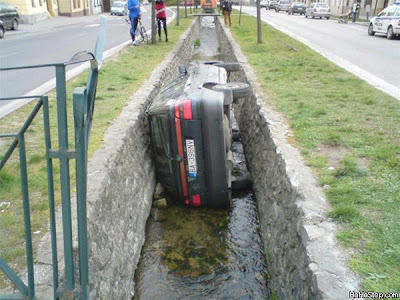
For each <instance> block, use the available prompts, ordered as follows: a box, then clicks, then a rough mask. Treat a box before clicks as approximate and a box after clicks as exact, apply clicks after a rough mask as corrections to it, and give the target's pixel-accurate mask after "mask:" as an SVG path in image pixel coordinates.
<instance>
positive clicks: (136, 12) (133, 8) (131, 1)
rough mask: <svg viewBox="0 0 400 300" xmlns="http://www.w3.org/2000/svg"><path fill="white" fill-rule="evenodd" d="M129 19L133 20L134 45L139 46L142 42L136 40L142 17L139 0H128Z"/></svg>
mask: <svg viewBox="0 0 400 300" xmlns="http://www.w3.org/2000/svg"><path fill="white" fill-rule="evenodd" d="M128 10H129V20H130V21H131V31H130V33H131V38H132V46H139V45H140V42H139V41H135V37H136V28H137V24H138V21H139V18H140V3H139V0H128Z"/></svg>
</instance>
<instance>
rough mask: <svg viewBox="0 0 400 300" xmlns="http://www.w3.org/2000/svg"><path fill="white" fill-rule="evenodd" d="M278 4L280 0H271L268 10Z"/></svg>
mask: <svg viewBox="0 0 400 300" xmlns="http://www.w3.org/2000/svg"><path fill="white" fill-rule="evenodd" d="M277 4H278V1H276V0H271V1H269V5H268V6H267V9H268V10H270V9H275V8H276V5H277Z"/></svg>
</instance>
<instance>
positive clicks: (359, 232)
mask: <svg viewBox="0 0 400 300" xmlns="http://www.w3.org/2000/svg"><path fill="white" fill-rule="evenodd" d="M241 22H242V23H241V24H242V25H241V26H239V25H238V17H237V16H233V22H232V23H233V24H234V25H233V27H232V29H231V31H232V33H233V36H234V38H235V39H236V40H237V41H238V43H239V44H240V46H241V48H242V50H243V52H244V54H245V55H246V56H247V57H248V60H249V63H250V64H251V65H252V67H253V69H254V70H255V72H256V75H257V77H258V79H259V82H260V83H261V85H262V87H263V89H264V90H265V92H266V94H267V95H268V97H266V99H267V100H266V101H268V103H269V104H271V105H273V106H274V107H275V108H276V109H277V110H279V111H280V112H282V113H283V114H284V115H286V117H287V119H288V121H289V123H290V126H291V128H292V130H293V133H294V135H295V138H294V140H292V142H293V143H294V144H295V145H296V147H298V148H299V149H300V151H301V153H302V155H303V157H304V159H305V161H306V162H307V164H308V165H309V166H310V167H311V168H312V170H313V172H314V174H315V175H316V176H317V177H318V178H319V181H320V184H321V186H323V185H327V186H329V189H328V190H326V196H327V198H328V199H329V200H330V202H331V203H332V210H331V212H330V213H329V216H330V217H332V218H333V219H334V220H335V221H336V222H337V223H338V224H340V226H339V227H340V228H341V230H340V232H339V233H338V235H337V238H338V240H339V241H340V242H341V243H342V244H343V245H344V246H345V247H348V248H351V249H352V250H353V251H352V253H354V254H353V255H352V257H351V259H350V261H349V265H350V266H351V268H352V269H353V270H354V271H356V272H357V273H358V274H359V275H360V277H361V279H362V286H363V290H373V291H396V292H400V218H399V213H400V130H399V124H400V103H399V101H397V100H396V99H394V98H392V97H390V96H388V95H386V94H384V93H383V92H381V91H378V90H377V89H374V88H373V87H372V86H370V85H368V84H367V83H365V82H364V81H362V80H360V79H359V78H357V77H355V76H354V75H352V74H350V73H348V72H347V71H345V70H343V69H341V68H340V67H338V66H336V65H334V64H333V63H331V62H329V61H328V60H326V59H325V58H323V57H322V56H321V55H319V54H318V53H316V52H314V51H313V50H311V49H309V48H308V47H306V46H305V45H303V44H301V43H299V42H297V41H296V40H294V39H292V38H290V37H288V36H286V35H285V34H282V33H280V32H279V31H277V30H275V29H273V28H272V27H271V26H266V25H265V24H263V26H262V31H263V35H262V41H263V43H262V44H257V43H256V41H257V30H256V28H257V26H256V19H255V18H253V17H248V16H245V17H243V16H242V21H241ZM287 45H291V46H294V47H295V48H296V49H297V50H298V52H296V51H293V50H291V48H290V47H288V46H287ZM330 167H333V168H334V169H333V168H330Z"/></svg>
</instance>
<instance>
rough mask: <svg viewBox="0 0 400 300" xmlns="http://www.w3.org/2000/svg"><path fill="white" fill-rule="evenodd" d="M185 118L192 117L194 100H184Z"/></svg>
mask: <svg viewBox="0 0 400 300" xmlns="http://www.w3.org/2000/svg"><path fill="white" fill-rule="evenodd" d="M183 118H184V119H185V120H191V119H192V100H185V101H183Z"/></svg>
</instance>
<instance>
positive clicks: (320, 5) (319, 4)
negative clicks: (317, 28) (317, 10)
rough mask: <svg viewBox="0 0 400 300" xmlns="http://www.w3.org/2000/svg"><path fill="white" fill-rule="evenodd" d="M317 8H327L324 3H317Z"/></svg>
mask: <svg viewBox="0 0 400 300" xmlns="http://www.w3.org/2000/svg"><path fill="white" fill-rule="evenodd" d="M317 7H328V4H326V3H317Z"/></svg>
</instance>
